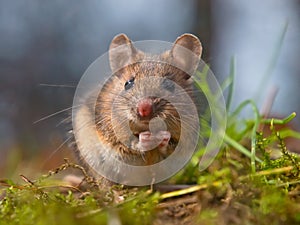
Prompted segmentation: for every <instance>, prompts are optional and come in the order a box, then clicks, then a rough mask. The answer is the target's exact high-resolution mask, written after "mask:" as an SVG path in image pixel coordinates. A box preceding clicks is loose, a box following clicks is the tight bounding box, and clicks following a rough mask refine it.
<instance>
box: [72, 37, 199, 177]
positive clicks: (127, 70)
mask: <svg viewBox="0 0 300 225" xmlns="http://www.w3.org/2000/svg"><path fill="white" fill-rule="evenodd" d="M182 49H183V50H182ZM185 51H186V52H188V54H187V53H186V52H185ZM201 54H202V45H201V42H200V40H199V39H198V38H197V37H196V36H195V35H193V34H190V33H185V34H183V35H181V36H179V37H178V38H177V39H176V40H175V41H174V42H173V43H172V47H171V48H170V49H168V50H165V51H164V52H162V53H160V54H149V53H147V52H144V51H142V50H140V49H137V48H136V47H135V46H134V43H133V42H132V41H131V40H130V39H129V37H128V36H127V35H125V34H119V35H116V36H115V37H114V38H113V39H112V41H111V43H110V46H109V51H108V58H109V66H110V69H111V73H112V75H111V76H110V78H109V79H107V80H106V81H105V83H104V84H103V86H102V88H101V90H97V91H96V92H95V94H94V95H92V96H93V97H91V98H93V101H91V99H89V98H87V99H86V100H84V101H85V102H95V103H96V104H95V105H92V104H90V105H89V104H83V106H82V107H81V106H80V107H79V109H78V113H77V114H76V115H75V116H74V117H73V123H74V124H75V125H78V127H79V126H85V127H87V129H86V130H85V131H84V132H80V131H79V132H78V134H77V137H76V141H73V142H72V143H73V145H72V146H73V147H72V148H73V149H74V153H75V156H76V158H77V159H78V161H79V162H80V164H81V165H83V167H84V168H85V169H86V170H87V171H88V172H89V173H90V174H91V175H92V176H93V177H95V178H97V179H103V177H102V176H101V175H99V173H97V171H94V167H93V165H98V164H101V163H102V162H103V161H105V160H108V158H109V157H115V158H117V159H118V160H120V161H122V162H123V163H126V164H129V165H132V166H149V165H154V164H156V163H158V162H161V161H162V160H164V159H166V158H168V157H169V156H170V155H172V154H173V152H174V150H175V149H176V147H177V145H178V143H179V140H180V138H182V137H181V136H182V135H183V134H182V127H183V125H184V124H183V123H184V121H183V120H182V118H181V116H180V113H179V112H178V110H177V109H176V104H178V105H180V104H181V105H184V104H187V103H186V102H185V101H184V99H183V97H182V96H183V95H187V96H189V97H190V98H191V99H192V101H193V102H194V103H195V104H197V103H196V100H195V98H196V94H195V87H194V83H193V82H194V81H193V79H192V76H193V74H194V73H195V72H196V70H197V67H198V64H199V62H200V59H201ZM176 90H180V91H179V92H178V91H177V92H176ZM156 93H159V94H156ZM181 93H182V94H181ZM183 93H184V94H183ZM174 102H175V103H174ZM190 116H191V117H192V116H195V115H190ZM92 118H93V119H92ZM89 126H90V127H93V129H89V128H88V127H89ZM191 129H193V128H191ZM71 133H72V132H71ZM95 134H96V135H95ZM92 135H93V136H96V139H95V140H93V143H94V142H96V144H97V145H98V146H100V147H99V149H100V150H99V151H101V157H102V158H101V160H100V159H97V157H94V155H93V154H91V153H92V152H93V151H94V147H93V145H89V144H85V143H86V142H87V140H88V139H89V138H90V137H91V136H92ZM186 136H187V135H186ZM189 138H190V137H188V136H187V137H184V140H185V141H189ZM94 144H95V143H94ZM83 145H84V146H83ZM115 167H116V168H117V167H118V165H115ZM114 169H115V168H114ZM120 170H121V169H119V171H118V172H119V173H122V171H120ZM104 180H105V178H104Z"/></svg>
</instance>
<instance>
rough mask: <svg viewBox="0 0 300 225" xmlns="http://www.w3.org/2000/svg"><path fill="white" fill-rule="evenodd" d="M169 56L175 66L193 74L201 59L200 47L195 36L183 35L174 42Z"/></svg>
mask: <svg viewBox="0 0 300 225" xmlns="http://www.w3.org/2000/svg"><path fill="white" fill-rule="evenodd" d="M170 54H171V57H172V60H173V62H174V63H175V65H176V66H178V67H179V68H180V69H182V70H184V71H185V72H187V73H189V74H194V73H195V71H196V69H197V67H198V63H199V61H200V58H201V54H202V45H201V42H200V41H199V39H198V38H197V37H196V36H195V35H192V34H183V35H181V36H180V37H178V38H177V39H176V41H175V42H174V45H173V47H172V49H171V51H170Z"/></svg>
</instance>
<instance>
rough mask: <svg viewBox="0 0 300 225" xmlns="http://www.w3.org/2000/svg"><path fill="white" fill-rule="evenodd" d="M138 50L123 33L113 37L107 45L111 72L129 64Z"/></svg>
mask: <svg viewBox="0 0 300 225" xmlns="http://www.w3.org/2000/svg"><path fill="white" fill-rule="evenodd" d="M137 53H138V50H137V49H136V48H134V46H133V45H132V43H131V40H130V39H129V38H128V37H127V36H126V35H125V34H119V35H117V36H115V37H114V38H113V40H112V41H111V44H110V46H109V63H110V68H111V70H112V71H113V72H116V71H117V70H119V69H121V68H123V67H124V66H126V65H128V64H130V63H131V62H132V61H133V58H134V57H136V55H137Z"/></svg>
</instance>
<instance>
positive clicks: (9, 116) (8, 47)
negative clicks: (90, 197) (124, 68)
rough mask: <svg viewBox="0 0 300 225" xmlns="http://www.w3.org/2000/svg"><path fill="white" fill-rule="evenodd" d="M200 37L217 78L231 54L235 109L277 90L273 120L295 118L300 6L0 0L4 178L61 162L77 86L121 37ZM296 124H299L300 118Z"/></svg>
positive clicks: (234, 1)
mask: <svg viewBox="0 0 300 225" xmlns="http://www.w3.org/2000/svg"><path fill="white" fill-rule="evenodd" d="M185 32H191V33H194V34H196V35H197V36H198V37H199V38H200V40H201V41H202V44H203V47H204V55H203V59H204V60H205V61H206V62H207V63H208V64H210V65H211V68H212V70H213V72H214V74H215V76H216V77H217V78H218V80H219V81H220V82H222V80H224V79H225V78H226V76H228V74H229V67H230V60H231V58H232V57H233V56H235V57H236V66H237V70H236V72H237V73H236V76H237V77H236V83H235V93H234V99H233V108H234V107H235V106H237V105H238V104H239V103H240V102H241V101H243V100H245V99H249V98H253V99H255V101H256V102H258V104H259V106H260V107H263V106H264V104H265V103H264V102H265V101H266V99H268V97H267V96H268V93H270V92H272V90H274V89H276V88H277V89H278V94H277V96H276V99H275V101H274V104H273V108H272V114H273V115H278V116H283V117H284V116H286V115H288V114H290V113H291V112H293V111H296V112H298V113H299V116H300V100H299V98H300V91H299V87H300V66H299V59H300V1H299V0H289V1H283V0H265V1H260V0H252V1H239V0H226V1H224V0H213V1H209V0H199V1H197V0H188V1H183V0H165V1H160V0H152V1H146V0H131V1H122V0H113V1H104V0H90V1H79V0H52V1H38V0H27V1H9V0H0V176H12V175H13V174H16V173H17V174H19V173H21V172H20V170H21V169H20V168H26V167H27V166H28V167H31V166H32V165H33V164H34V165H35V167H36V168H37V169H39V170H43V169H49V168H53V167H54V166H55V165H59V162H61V161H62V159H63V157H69V154H70V150H69V149H68V148H67V146H66V145H63V143H64V141H65V139H66V135H65V132H66V128H65V125H63V124H61V123H60V122H61V121H62V120H63V119H64V118H66V117H67V116H68V115H69V113H70V112H69V111H64V112H62V113H60V114H57V115H55V116H53V117H50V118H47V119H45V120H42V121H40V122H37V123H35V121H38V120H39V119H41V118H43V117H45V116H48V115H51V114H53V113H56V112H58V111H61V110H64V109H66V108H69V107H71V106H72V100H73V94H74V92H75V88H76V84H77V82H78V81H79V79H80V77H81V76H82V74H83V73H84V71H85V70H86V69H87V67H88V66H89V65H90V64H91V63H92V62H93V61H94V60H95V59H96V58H97V57H98V56H100V55H101V54H103V53H105V52H106V51H107V50H108V46H109V43H110V41H111V39H112V38H113V37H114V36H115V35H116V34H118V33H126V34H127V35H128V36H129V37H130V38H131V39H132V40H133V41H138V40H164V41H169V42H173V41H174V40H175V39H176V37H177V36H179V35H181V34H182V33H185ZM299 116H298V117H297V118H296V120H295V121H294V122H295V124H296V126H298V128H299V126H300V119H299V118H300V117H299Z"/></svg>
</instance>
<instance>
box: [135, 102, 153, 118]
mask: <svg viewBox="0 0 300 225" xmlns="http://www.w3.org/2000/svg"><path fill="white" fill-rule="evenodd" d="M152 111H153V102H152V100H151V99H149V98H145V99H142V100H140V101H139V103H138V105H137V112H138V114H139V116H141V117H148V116H151V115H152Z"/></svg>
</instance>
